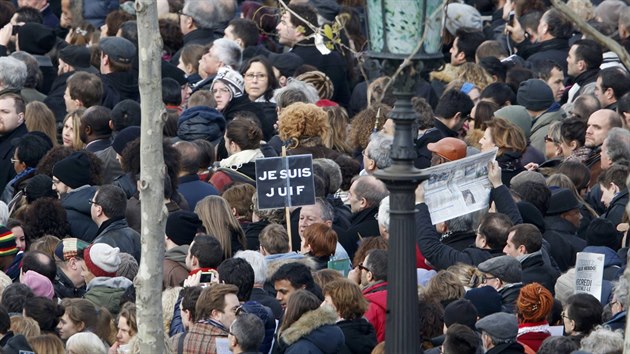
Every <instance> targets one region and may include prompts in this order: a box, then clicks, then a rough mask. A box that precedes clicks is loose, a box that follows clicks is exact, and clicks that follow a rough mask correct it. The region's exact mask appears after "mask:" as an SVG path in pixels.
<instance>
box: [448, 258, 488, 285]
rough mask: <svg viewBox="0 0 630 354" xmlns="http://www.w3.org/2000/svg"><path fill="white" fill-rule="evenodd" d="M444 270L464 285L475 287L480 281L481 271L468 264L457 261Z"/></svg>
mask: <svg viewBox="0 0 630 354" xmlns="http://www.w3.org/2000/svg"><path fill="white" fill-rule="evenodd" d="M446 270H448V271H449V272H451V273H453V274H454V275H455V276H456V277H457V278H458V279H459V280H460V282H461V284H462V285H463V286H465V287H469V288H476V287H477V286H478V285H479V284H480V283H481V276H482V274H481V272H480V271H479V270H478V269H477V268H476V267H474V266H472V265H470V264H465V263H457V264H454V265H452V266H450V267H448V268H447V269H446Z"/></svg>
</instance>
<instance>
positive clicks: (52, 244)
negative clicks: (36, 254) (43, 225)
mask: <svg viewBox="0 0 630 354" xmlns="http://www.w3.org/2000/svg"><path fill="white" fill-rule="evenodd" d="M59 242H61V240H60V239H59V237H57V236H53V235H44V236H42V237H40V238H38V239H37V240H36V241H33V243H31V245H30V246H29V248H28V250H29V251H40V252H43V253H46V254H47V255H49V256H50V257H51V258H52V259H55V248H57V245H58V244H59Z"/></svg>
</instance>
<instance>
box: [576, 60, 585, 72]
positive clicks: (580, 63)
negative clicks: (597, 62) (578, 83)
mask: <svg viewBox="0 0 630 354" xmlns="http://www.w3.org/2000/svg"><path fill="white" fill-rule="evenodd" d="M576 64H577V66H578V69H580V71H585V70H586V62H585V61H584V60H578V61H577V63H576Z"/></svg>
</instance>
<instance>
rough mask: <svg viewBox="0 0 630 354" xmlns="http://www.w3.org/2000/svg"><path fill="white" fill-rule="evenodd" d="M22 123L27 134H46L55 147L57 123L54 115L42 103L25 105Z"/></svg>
mask: <svg viewBox="0 0 630 354" xmlns="http://www.w3.org/2000/svg"><path fill="white" fill-rule="evenodd" d="M24 121H25V123H26V128H27V129H28V131H29V132H34V131H38V132H42V133H44V134H46V135H47V136H48V137H49V138H50V141H51V142H52V144H53V146H57V123H56V122H55V114H54V113H53V112H52V111H51V110H50V108H48V106H46V105H45V104H43V103H42V102H37V101H35V102H31V103H29V104H27V105H26V110H25V112H24Z"/></svg>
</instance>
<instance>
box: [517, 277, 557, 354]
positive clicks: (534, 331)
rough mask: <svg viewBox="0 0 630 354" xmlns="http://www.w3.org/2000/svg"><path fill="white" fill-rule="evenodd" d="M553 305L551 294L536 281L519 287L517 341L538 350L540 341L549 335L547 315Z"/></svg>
mask: <svg viewBox="0 0 630 354" xmlns="http://www.w3.org/2000/svg"><path fill="white" fill-rule="evenodd" d="M552 307H553V296H552V295H551V293H550V292H549V290H547V289H546V288H545V287H544V286H542V285H540V284H538V283H531V284H527V285H525V286H524V287H522V288H521V292H520V294H519V295H518V299H517V300H516V314H517V316H518V323H519V324H518V336H517V337H516V338H517V340H518V342H519V343H521V344H524V345H527V346H528V347H530V348H532V350H534V351H538V348H539V347H540V345H541V344H542V342H543V341H544V340H545V339H546V338H547V337H550V336H551V332H550V331H549V322H547V316H549V313H550V312H551V309H552Z"/></svg>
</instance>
